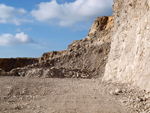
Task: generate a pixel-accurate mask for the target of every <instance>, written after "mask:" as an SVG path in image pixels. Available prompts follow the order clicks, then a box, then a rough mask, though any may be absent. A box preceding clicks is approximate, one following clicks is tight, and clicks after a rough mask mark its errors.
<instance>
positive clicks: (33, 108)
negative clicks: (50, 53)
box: [0, 76, 138, 113]
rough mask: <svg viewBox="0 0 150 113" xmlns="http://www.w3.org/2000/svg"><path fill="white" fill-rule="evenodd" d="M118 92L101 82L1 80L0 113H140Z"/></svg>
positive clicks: (89, 80) (70, 79)
mask: <svg viewBox="0 0 150 113" xmlns="http://www.w3.org/2000/svg"><path fill="white" fill-rule="evenodd" d="M116 88H118V86H117V85H112V84H110V83H103V82H101V80H100V79H73V78H65V79H59V78H26V77H2V76H1V77H0V113H134V112H136V113H137V112H138V110H136V109H133V108H134V107H131V104H132V103H129V102H128V101H127V102H124V101H120V100H123V99H124V98H125V97H126V100H128V99H130V98H129V97H128V96H125V94H127V93H123V90H119V89H116ZM116 90H117V91H116ZM129 104H130V105H129Z"/></svg>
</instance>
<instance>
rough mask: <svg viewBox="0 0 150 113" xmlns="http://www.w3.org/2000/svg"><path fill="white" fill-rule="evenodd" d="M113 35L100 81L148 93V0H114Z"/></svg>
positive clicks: (149, 33) (149, 69)
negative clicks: (138, 88) (131, 85)
mask: <svg viewBox="0 0 150 113" xmlns="http://www.w3.org/2000/svg"><path fill="white" fill-rule="evenodd" d="M113 15H114V32H113V37H112V42H111V51H110V54H109V58H108V64H107V65H106V69H105V76H104V78H103V80H112V81H114V82H122V83H129V84H130V83H131V84H134V85H137V86H139V87H140V88H141V89H146V90H147V91H150V82H149V81H150V0H114V6H113Z"/></svg>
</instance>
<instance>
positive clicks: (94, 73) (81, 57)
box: [5, 16, 113, 78]
mask: <svg viewBox="0 0 150 113" xmlns="http://www.w3.org/2000/svg"><path fill="white" fill-rule="evenodd" d="M104 18H105V19H106V21H105V22H103V20H104ZM110 18H112V17H111V16H110V17H99V18H98V19H96V22H94V24H93V26H94V25H95V24H97V22H98V23H99V25H97V26H96V25H95V27H94V28H95V29H98V31H96V32H95V35H94V36H93V35H92V34H91V30H90V31H89V34H90V35H88V38H84V39H82V40H78V41H73V42H72V44H70V45H69V46H68V49H67V50H64V51H58V52H57V51H53V52H48V53H44V54H43V55H42V57H41V58H40V61H39V63H34V64H32V65H28V66H25V67H23V68H16V69H13V70H11V71H10V72H7V73H5V74H6V75H11V76H26V77H60V78H63V77H77V78H78V77H81V78H92V77H95V78H97V77H102V76H103V75H104V71H105V65H106V63H107V59H108V54H109V51H110V35H111V34H112V30H113V25H111V27H109V26H110V23H109V22H111V24H112V22H113V21H112V19H110ZM110 20H111V21H110ZM101 24H103V25H101ZM92 29H93V28H92ZM108 29H109V30H108ZM100 34H101V35H100Z"/></svg>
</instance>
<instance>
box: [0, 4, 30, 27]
mask: <svg viewBox="0 0 150 113" xmlns="http://www.w3.org/2000/svg"><path fill="white" fill-rule="evenodd" d="M26 13H27V11H26V10H24V9H22V8H20V9H15V8H14V7H11V6H6V5H5V4H0V23H11V24H15V25H20V24H21V23H23V22H32V21H31V20H28V19H24V18H22V17H21V16H22V15H24V14H26Z"/></svg>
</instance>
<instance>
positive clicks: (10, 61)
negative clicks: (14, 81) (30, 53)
mask: <svg viewBox="0 0 150 113" xmlns="http://www.w3.org/2000/svg"><path fill="white" fill-rule="evenodd" d="M38 61H39V60H38V58H1V59H0V68H1V69H3V70H4V71H6V72H8V71H11V70H12V69H14V68H17V67H24V66H27V65H31V64H33V63H37V62H38Z"/></svg>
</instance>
